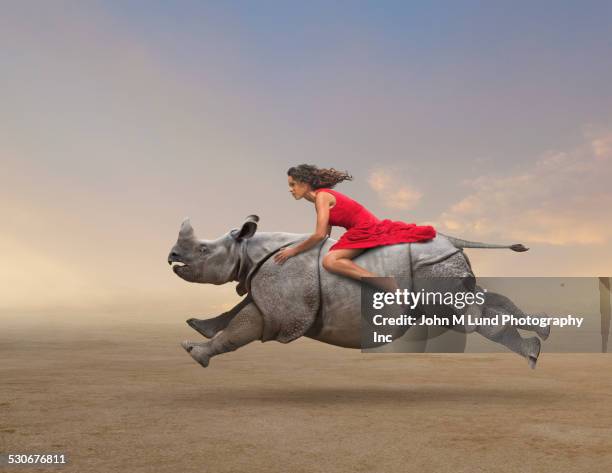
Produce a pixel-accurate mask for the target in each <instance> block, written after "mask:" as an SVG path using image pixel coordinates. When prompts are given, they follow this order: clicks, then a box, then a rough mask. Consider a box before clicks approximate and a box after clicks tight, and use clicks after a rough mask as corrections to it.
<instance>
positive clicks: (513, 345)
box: [477, 325, 541, 369]
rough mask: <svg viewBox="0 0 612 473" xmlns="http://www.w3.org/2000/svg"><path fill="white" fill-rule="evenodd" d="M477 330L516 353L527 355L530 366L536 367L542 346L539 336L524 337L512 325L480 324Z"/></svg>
mask: <svg viewBox="0 0 612 473" xmlns="http://www.w3.org/2000/svg"><path fill="white" fill-rule="evenodd" d="M477 331H478V333H480V334H481V335H482V336H484V337H485V338H488V339H489V340H491V341H493V342H496V343H501V344H502V345H504V346H505V347H506V348H509V349H510V350H512V351H513V352H514V353H518V354H519V355H521V356H523V357H525V358H526V359H527V362H528V363H529V367H530V368H532V369H534V368H535V367H536V363H537V362H538V357H539V356H540V348H541V342H540V339H539V338H538V337H530V338H523V337H521V335H520V334H519V332H518V330H517V329H516V327H513V326H511V325H505V326H498V327H496V326H489V325H479V326H478V328H477Z"/></svg>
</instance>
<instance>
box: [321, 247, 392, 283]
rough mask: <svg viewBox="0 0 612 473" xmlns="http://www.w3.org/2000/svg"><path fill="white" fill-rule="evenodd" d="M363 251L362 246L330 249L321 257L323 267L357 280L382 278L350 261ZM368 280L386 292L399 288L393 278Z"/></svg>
mask: <svg viewBox="0 0 612 473" xmlns="http://www.w3.org/2000/svg"><path fill="white" fill-rule="evenodd" d="M364 251H365V249H362V248H354V249H341V250H332V251H330V252H328V253H327V254H326V255H325V256H324V257H323V267H324V268H325V269H326V270H328V271H330V272H332V273H335V274H341V275H342V276H347V277H349V278H352V279H356V280H357V281H360V280H361V278H382V276H379V275H378V274H374V273H372V272H370V271H368V270H367V269H364V268H362V267H361V266H359V265H358V264H356V263H354V262H353V261H352V259H353V258H355V257H357V256H359V255H360V254H361V253H363V252H364ZM370 282H371V283H372V284H374V285H375V286H376V287H379V288H380V289H382V290H384V291H388V292H395V290H396V289H399V287H398V285H397V282H396V281H395V279H394V278H384V279H378V281H370Z"/></svg>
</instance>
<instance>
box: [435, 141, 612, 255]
mask: <svg viewBox="0 0 612 473" xmlns="http://www.w3.org/2000/svg"><path fill="white" fill-rule="evenodd" d="M610 156H612V133H610V132H608V133H601V134H599V135H597V136H587V137H586V138H585V141H584V143H583V144H582V145H580V146H578V147H576V148H575V149H573V150H570V151H564V152H550V153H545V154H544V155H542V156H540V157H538V158H537V159H536V160H535V162H534V163H533V164H532V165H530V166H526V167H524V168H523V169H520V170H519V171H518V172H516V173H514V174H511V175H508V176H503V177H500V176H492V175H487V176H477V177H475V178H473V179H469V180H467V181H464V185H465V186H466V187H469V188H471V190H472V192H471V193H470V194H468V195H467V196H466V197H464V198H463V199H461V200H460V201H459V202H456V203H455V204H453V205H451V206H450V207H449V208H448V209H447V210H446V211H445V212H443V213H442V214H441V215H440V217H439V218H438V226H439V227H440V229H441V230H444V229H446V230H449V231H452V232H454V233H455V234H457V235H458V236H463V237H469V238H485V237H486V238H491V239H497V240H503V241H510V242H515V241H520V242H526V243H545V244H550V245H572V244H578V245H592V244H604V243H608V242H609V241H610V240H611V239H612V219H610V218H609V216H610V215H611V213H612V193H611V192H610V191H609V189H610V184H611V183H612V160H611V159H609V158H610Z"/></svg>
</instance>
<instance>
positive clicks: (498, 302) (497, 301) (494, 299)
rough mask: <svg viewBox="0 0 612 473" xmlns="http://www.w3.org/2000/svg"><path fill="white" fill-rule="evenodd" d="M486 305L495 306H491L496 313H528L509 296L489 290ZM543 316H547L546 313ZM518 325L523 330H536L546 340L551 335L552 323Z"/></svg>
mask: <svg viewBox="0 0 612 473" xmlns="http://www.w3.org/2000/svg"><path fill="white" fill-rule="evenodd" d="M486 305H487V306H493V307H491V308H492V309H493V312H494V313H495V314H512V315H514V316H516V317H525V316H526V315H527V314H525V313H524V312H523V311H522V310H521V309H519V308H518V307H517V306H516V304H514V302H512V301H511V300H510V299H509V298H508V297H506V296H504V295H502V294H498V293H496V292H487V295H486ZM493 315H494V314H493ZM541 316H543V317H545V314H542V315H541ZM517 327H518V328H520V329H521V330H528V331H530V332H535V333H536V334H537V336H538V337H540V338H541V339H542V340H546V339H547V338H548V337H549V336H550V324H546V325H545V326H543V327H542V326H541V325H536V324H525V325H517Z"/></svg>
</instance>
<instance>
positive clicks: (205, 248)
mask: <svg viewBox="0 0 612 473" xmlns="http://www.w3.org/2000/svg"><path fill="white" fill-rule="evenodd" d="M207 252H208V247H207V246H206V245H200V253H207Z"/></svg>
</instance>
